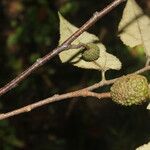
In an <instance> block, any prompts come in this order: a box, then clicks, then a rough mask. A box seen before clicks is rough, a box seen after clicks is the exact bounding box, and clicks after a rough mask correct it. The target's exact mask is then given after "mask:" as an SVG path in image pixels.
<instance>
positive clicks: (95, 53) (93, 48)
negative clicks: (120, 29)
mask: <svg viewBox="0 0 150 150" xmlns="http://www.w3.org/2000/svg"><path fill="white" fill-rule="evenodd" d="M99 55H100V49H99V47H98V46H97V45H96V44H94V43H89V44H86V48H85V49H84V51H83V53H82V59H83V60H85V61H88V62H91V61H95V60H97V59H98V58H99Z"/></svg>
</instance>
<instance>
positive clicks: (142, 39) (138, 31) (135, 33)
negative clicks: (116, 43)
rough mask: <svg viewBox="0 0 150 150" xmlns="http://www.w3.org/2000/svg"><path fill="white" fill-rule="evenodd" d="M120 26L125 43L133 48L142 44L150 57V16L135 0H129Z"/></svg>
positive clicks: (121, 36)
mask: <svg viewBox="0 0 150 150" xmlns="http://www.w3.org/2000/svg"><path fill="white" fill-rule="evenodd" d="M118 28H119V32H120V34H119V36H120V38H121V40H122V41H123V43H124V44H125V45H128V46H130V47H132V48H133V47H135V46H137V45H141V44H142V45H144V51H145V53H146V55H147V56H148V57H150V18H149V17H148V16H147V15H146V14H144V12H143V10H142V9H141V8H140V6H139V5H138V4H137V3H136V1H135V0H128V1H127V4H126V7H125V9H124V12H123V16H122V19H121V21H120V24H119V27H118Z"/></svg>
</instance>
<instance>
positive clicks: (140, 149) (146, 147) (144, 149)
mask: <svg viewBox="0 0 150 150" xmlns="http://www.w3.org/2000/svg"><path fill="white" fill-rule="evenodd" d="M136 150H150V142H149V143H148V144H144V145H142V146H140V147H138V148H137V149H136Z"/></svg>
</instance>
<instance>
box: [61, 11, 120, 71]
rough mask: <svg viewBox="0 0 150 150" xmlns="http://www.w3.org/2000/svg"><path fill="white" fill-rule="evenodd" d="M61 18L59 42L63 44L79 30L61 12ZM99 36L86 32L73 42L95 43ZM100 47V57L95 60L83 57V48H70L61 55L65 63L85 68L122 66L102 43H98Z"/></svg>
mask: <svg viewBox="0 0 150 150" xmlns="http://www.w3.org/2000/svg"><path fill="white" fill-rule="evenodd" d="M59 19H60V40H59V44H62V43H63V42H64V41H65V40H66V39H67V38H68V37H69V36H71V35H72V34H73V33H74V32H75V31H77V30H78V28H77V27H75V26H74V25H72V24H71V23H69V22H68V21H67V20H66V19H65V18H63V16H62V15H61V14H60V13H59ZM98 40H99V39H98V37H97V36H95V35H93V34H90V33H88V32H84V33H83V34H82V35H81V36H80V37H78V38H77V39H76V40H75V41H74V42H73V43H72V44H75V45H78V44H80V43H84V44H87V43H94V42H95V41H98ZM97 46H98V47H99V48H100V57H99V59H97V60H96V61H94V62H87V61H84V60H83V59H82V53H81V49H69V50H65V51H63V52H61V53H60V54H59V57H60V59H61V61H62V62H63V63H65V62H69V63H71V64H72V65H74V66H77V67H80V68H84V69H95V70H105V71H106V70H109V69H116V70H119V69H120V68H121V62H120V61H119V59H118V58H116V57H115V56H113V55H111V54H109V53H107V52H106V48H105V46H104V45H103V44H102V43H97Z"/></svg>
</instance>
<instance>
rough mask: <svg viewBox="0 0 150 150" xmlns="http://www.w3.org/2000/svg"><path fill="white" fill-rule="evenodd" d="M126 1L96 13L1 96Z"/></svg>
mask: <svg viewBox="0 0 150 150" xmlns="http://www.w3.org/2000/svg"><path fill="white" fill-rule="evenodd" d="M124 1H125V0H114V1H113V2H112V3H111V4H110V5H108V6H107V7H105V8H104V9H103V10H102V11H100V12H95V13H94V14H93V16H92V17H91V18H90V19H89V20H88V21H87V22H86V23H85V24H84V25H83V26H81V27H80V28H79V29H78V30H77V31H76V32H75V33H74V34H73V35H71V36H70V37H68V39H67V40H66V41H65V42H64V43H62V44H61V45H60V46H58V47H57V48H55V49H54V50H52V52H50V53H48V54H47V55H45V56H44V57H42V58H39V59H37V61H36V62H35V63H34V64H33V65H32V66H30V67H29V68H28V69H27V70H25V71H24V72H22V73H21V74H20V75H18V76H17V77H16V78H15V79H13V80H12V81H10V82H9V83H7V84H6V85H5V86H4V87H2V88H0V96H1V95H3V94H5V93H7V92H8V91H10V90H11V89H13V88H15V87H16V86H17V85H18V84H19V83H20V82H21V81H23V80H24V79H25V78H27V77H28V76H29V75H30V74H31V73H33V72H34V71H35V70H36V69H37V68H39V67H40V66H42V65H44V64H45V63H46V62H48V61H49V60H50V59H51V58H53V57H54V56H56V55H58V54H59V53H60V52H62V51H63V50H65V49H68V48H69V46H70V45H71V43H72V42H73V41H74V40H76V39H77V38H78V37H79V36H80V35H81V34H82V33H83V32H84V31H86V30H87V29H89V28H90V27H91V26H92V25H93V24H95V22H97V21H98V20H99V19H100V18H102V17H103V16H104V15H106V14H108V13H109V12H110V11H111V10H112V9H114V8H115V7H117V6H118V5H119V4H121V3H122V2H124Z"/></svg>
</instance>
